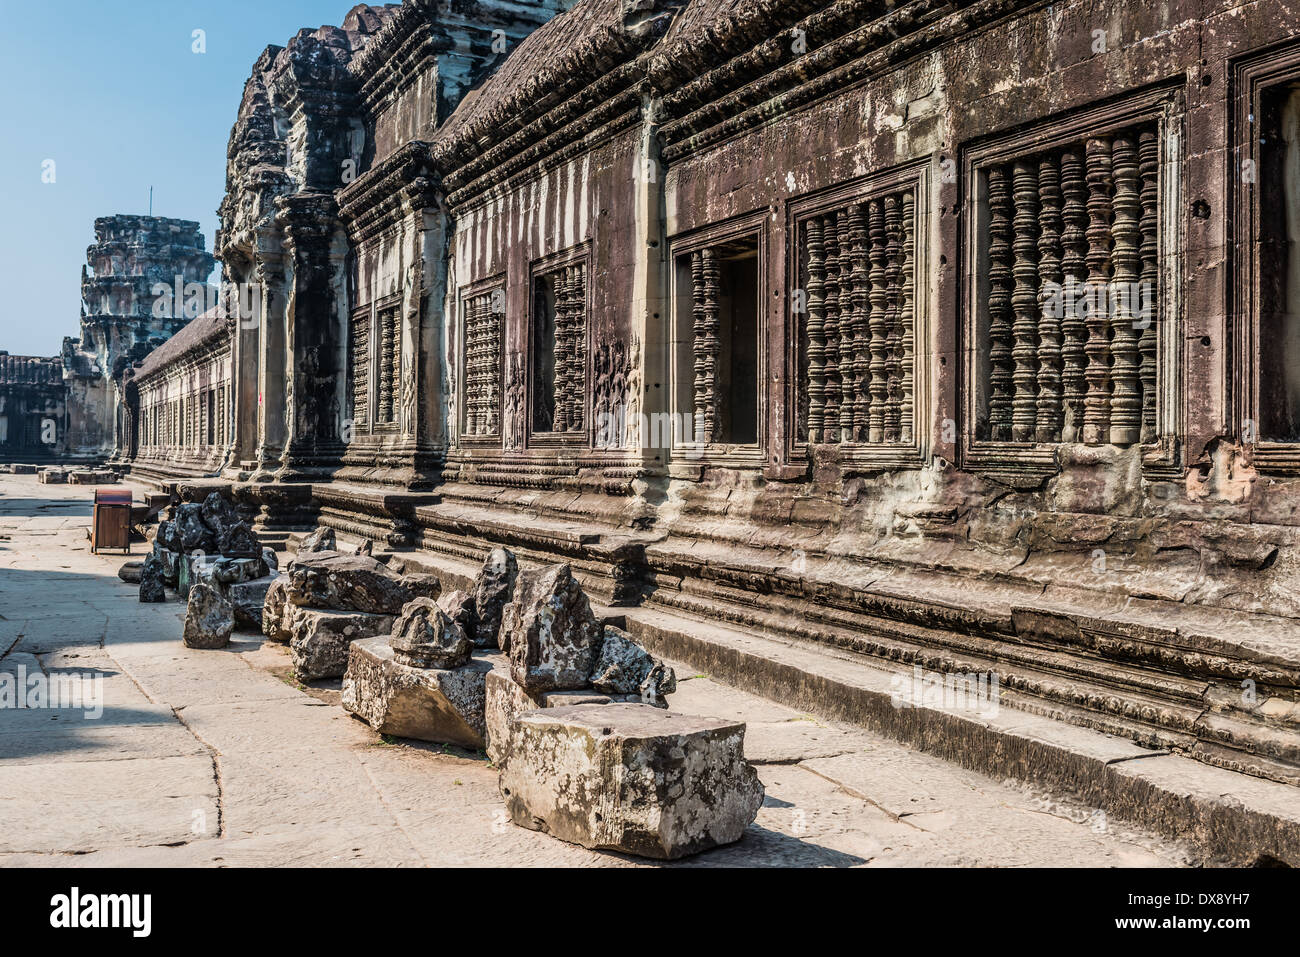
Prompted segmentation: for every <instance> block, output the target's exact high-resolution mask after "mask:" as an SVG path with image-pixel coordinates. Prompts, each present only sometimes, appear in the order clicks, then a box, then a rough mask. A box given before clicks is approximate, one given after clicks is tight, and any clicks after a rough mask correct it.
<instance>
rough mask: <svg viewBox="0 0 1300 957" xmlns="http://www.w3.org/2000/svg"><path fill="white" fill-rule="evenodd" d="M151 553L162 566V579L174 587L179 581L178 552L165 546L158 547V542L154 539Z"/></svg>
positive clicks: (179, 564) (179, 562)
mask: <svg viewBox="0 0 1300 957" xmlns="http://www.w3.org/2000/svg"><path fill="white" fill-rule="evenodd" d="M153 555H154V557H155V558H157V559H158V563H159V564H160V565H161V566H162V577H163V581H164V582H166V583H167V584H168V585H171V586H172V587H173V588H175V587H176V586H177V584H178V583H179V582H180V566H181V556H180V554H179V553H178V552H173V551H171V550H169V549H167V548H162V547H160V546H159V544H158V542H156V541H155V542H154V547H153Z"/></svg>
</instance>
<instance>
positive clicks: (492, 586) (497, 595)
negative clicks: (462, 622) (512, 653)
mask: <svg viewBox="0 0 1300 957" xmlns="http://www.w3.org/2000/svg"><path fill="white" fill-rule="evenodd" d="M518 578H519V562H518V561H516V559H515V556H514V555H513V554H512V553H511V552H510V551H508V550H507V549H504V548H498V549H495V550H494V551H493V552H492V554H491V555H489V556H488V560H487V562H486V563H485V564H484V566H483V570H482V571H481V572H479V574H478V578H477V579H475V581H474V592H473V597H474V609H475V615H476V621H475V634H474V644H475V645H476V646H477V647H479V648H496V647H498V646H499V647H500V648H501V650H502V651H509V647H508V646H507V645H506V644H503V643H502V642H501V638H500V631H501V619H502V616H503V615H504V614H505V609H506V606H507V605H508V604H510V601H511V600H512V599H513V598H514V593H515V582H516V581H517V580H518Z"/></svg>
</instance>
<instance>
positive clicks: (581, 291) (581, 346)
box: [569, 265, 587, 432]
mask: <svg viewBox="0 0 1300 957" xmlns="http://www.w3.org/2000/svg"><path fill="white" fill-rule="evenodd" d="M569 273H570V278H569V292H570V296H569V303H570V306H571V307H572V309H573V322H572V328H573V366H572V368H571V369H570V373H569V392H570V397H569V431H571V432H581V431H582V430H583V429H584V428H585V426H586V408H587V267H586V266H585V265H577V266H573V267H572V268H571V269H570V270H569Z"/></svg>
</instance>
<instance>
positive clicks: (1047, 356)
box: [1034, 155, 1063, 442]
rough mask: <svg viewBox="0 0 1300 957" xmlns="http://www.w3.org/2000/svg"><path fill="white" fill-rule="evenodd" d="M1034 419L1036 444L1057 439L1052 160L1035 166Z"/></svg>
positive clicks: (1056, 205) (1055, 171)
mask: <svg viewBox="0 0 1300 957" xmlns="http://www.w3.org/2000/svg"><path fill="white" fill-rule="evenodd" d="M1038 208H1039V214H1038V219H1039V223H1040V225H1041V226H1042V230H1041V232H1040V233H1039V236H1038V278H1039V294H1038V299H1039V307H1040V309H1039V320H1038V416H1037V420H1036V423H1035V427H1034V437H1035V439H1036V440H1037V441H1039V442H1059V441H1060V439H1061V426H1062V424H1063V422H1062V415H1061V312H1060V309H1061V302H1062V299H1061V298H1060V292H1061V281H1062V272H1061V171H1060V169H1059V168H1058V166H1057V160H1056V157H1055V156H1052V155H1047V156H1044V157H1043V158H1042V159H1041V160H1040V161H1039V164H1038Z"/></svg>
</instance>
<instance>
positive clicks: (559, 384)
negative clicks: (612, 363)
mask: <svg viewBox="0 0 1300 957" xmlns="http://www.w3.org/2000/svg"><path fill="white" fill-rule="evenodd" d="M551 291H552V293H553V295H554V299H555V308H554V313H553V316H554V321H555V329H554V333H555V338H554V342H553V345H552V355H553V356H554V357H555V371H554V375H553V376H552V382H551V399H552V401H553V403H554V412H553V414H552V417H551V431H552V432H567V431H569V362H570V358H569V356H570V353H571V351H572V350H571V346H570V341H569V340H570V336H571V334H572V330H571V329H570V327H569V326H570V321H571V318H572V314H571V312H570V304H569V274H568V270H565V269H561V270H560V271H559V272H557V273H554V274H553V275H552V277H551Z"/></svg>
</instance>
